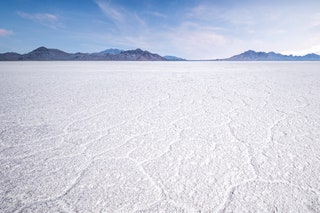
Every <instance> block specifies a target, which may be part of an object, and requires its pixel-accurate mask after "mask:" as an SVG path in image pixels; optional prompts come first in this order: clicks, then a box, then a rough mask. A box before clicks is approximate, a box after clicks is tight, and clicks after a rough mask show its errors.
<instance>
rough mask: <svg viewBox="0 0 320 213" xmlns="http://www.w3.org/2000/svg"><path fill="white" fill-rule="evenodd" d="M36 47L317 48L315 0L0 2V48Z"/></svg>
mask: <svg viewBox="0 0 320 213" xmlns="http://www.w3.org/2000/svg"><path fill="white" fill-rule="evenodd" d="M39 46H46V47H49V48H58V49H61V50H64V51H66V52H98V51H102V50H105V49H108V48H119V49H125V50H127V49H136V48H141V49H145V50H149V51H151V52H155V53H158V54H161V55H176V56H179V57H183V58H187V59H214V58H224V57H229V56H231V55H234V54H238V53H241V52H243V51H246V50H248V49H253V50H256V51H275V52H280V53H284V54H294V55H303V54H306V53H318V54H320V0H303V1H302V0H300V1H299V0H242V1H235V0H211V1H210V0H161V1H160V0H41V1H40V0H1V1H0V52H8V51H15V52H19V53H26V52H30V51H31V50H33V49H35V48H37V47H39Z"/></svg>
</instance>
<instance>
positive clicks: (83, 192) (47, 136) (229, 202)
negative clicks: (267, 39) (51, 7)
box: [0, 62, 320, 212]
mask: <svg viewBox="0 0 320 213" xmlns="http://www.w3.org/2000/svg"><path fill="white" fill-rule="evenodd" d="M319 196H320V63H319V62H1V63H0V212H197V211H203V212H320V197H319Z"/></svg>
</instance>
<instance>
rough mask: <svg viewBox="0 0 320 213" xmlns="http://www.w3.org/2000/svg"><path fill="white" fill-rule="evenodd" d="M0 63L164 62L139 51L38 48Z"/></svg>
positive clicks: (7, 55)
mask: <svg viewBox="0 0 320 213" xmlns="http://www.w3.org/2000/svg"><path fill="white" fill-rule="evenodd" d="M0 61H166V59H165V58H164V57H161V56H160V55H158V54H154V53H150V52H148V51H144V50H141V49H136V50H128V51H120V52H119V51H117V49H113V50H112V51H111V50H110V49H109V50H105V51H102V52H100V53H66V52H64V51H61V50H58V49H48V48H46V47H39V48H37V49H35V50H33V51H31V52H29V53H26V54H18V53H3V54H0Z"/></svg>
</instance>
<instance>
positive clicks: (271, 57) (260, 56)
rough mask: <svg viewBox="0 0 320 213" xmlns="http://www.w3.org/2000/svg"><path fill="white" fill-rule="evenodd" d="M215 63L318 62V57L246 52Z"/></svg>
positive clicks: (319, 56)
mask: <svg viewBox="0 0 320 213" xmlns="http://www.w3.org/2000/svg"><path fill="white" fill-rule="evenodd" d="M217 61H320V55H317V54H308V55H304V56H293V55H282V54H280V53H275V52H268V53H267V52H255V51H253V50H248V51H246V52H244V53H241V54H239V55H235V56H232V57H230V58H225V59H217Z"/></svg>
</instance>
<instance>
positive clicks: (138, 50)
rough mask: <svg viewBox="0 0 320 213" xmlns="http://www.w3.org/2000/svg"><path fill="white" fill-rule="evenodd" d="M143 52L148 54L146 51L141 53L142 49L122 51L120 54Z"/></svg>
mask: <svg viewBox="0 0 320 213" xmlns="http://www.w3.org/2000/svg"><path fill="white" fill-rule="evenodd" d="M145 52H148V51H143V50H142V49H140V48H138V49H135V50H127V51H123V52H121V53H124V54H143V53H145Z"/></svg>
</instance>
